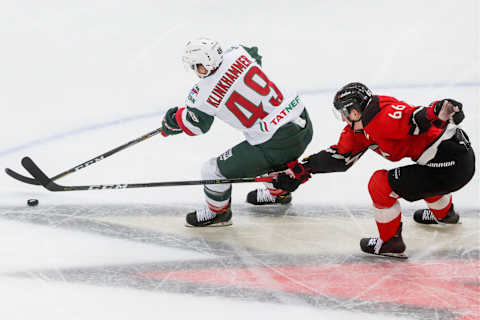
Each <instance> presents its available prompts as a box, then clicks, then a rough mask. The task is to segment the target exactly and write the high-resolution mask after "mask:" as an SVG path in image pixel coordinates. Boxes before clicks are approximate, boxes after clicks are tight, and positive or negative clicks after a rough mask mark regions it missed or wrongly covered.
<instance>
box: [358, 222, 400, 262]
mask: <svg viewBox="0 0 480 320" xmlns="http://www.w3.org/2000/svg"><path fill="white" fill-rule="evenodd" d="M360 248H361V249H362V251H363V252H366V253H370V254H377V255H381V256H387V257H394V258H400V259H407V258H408V256H407V255H406V254H405V249H406V246H405V243H404V242H403V239H402V224H401V223H400V227H399V228H398V230H397V233H396V234H395V235H394V236H393V237H392V238H390V240H388V241H386V242H383V240H382V239H380V238H363V239H362V240H360Z"/></svg>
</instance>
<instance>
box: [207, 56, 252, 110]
mask: <svg viewBox="0 0 480 320" xmlns="http://www.w3.org/2000/svg"><path fill="white" fill-rule="evenodd" d="M251 64H252V61H251V60H249V59H248V58H247V57H245V56H244V55H242V56H240V57H239V58H238V59H237V60H235V62H234V63H232V65H231V66H230V68H229V69H228V70H227V71H226V72H225V74H224V75H223V76H222V77H221V78H220V80H219V81H218V82H217V85H216V86H215V88H213V90H212V93H211V94H210V95H209V96H208V99H207V102H208V103H209V104H210V105H212V106H214V107H215V108H218V106H219V105H220V103H221V102H222V100H223V98H224V97H225V95H226V94H227V91H228V89H230V87H231V86H232V85H233V83H234V82H235V80H237V79H238V77H239V76H240V75H241V74H242V73H243V72H244V71H245V70H247V68H248V66H249V65H251Z"/></svg>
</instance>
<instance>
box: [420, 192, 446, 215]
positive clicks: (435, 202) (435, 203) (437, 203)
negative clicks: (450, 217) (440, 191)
mask: <svg viewBox="0 0 480 320" xmlns="http://www.w3.org/2000/svg"><path fill="white" fill-rule="evenodd" d="M425 202H426V203H427V206H428V208H429V209H430V211H432V213H433V215H434V216H435V218H437V219H443V218H445V217H446V216H447V214H448V211H449V210H450V207H451V206H452V195H451V194H445V195H441V196H433V197H430V198H425Z"/></svg>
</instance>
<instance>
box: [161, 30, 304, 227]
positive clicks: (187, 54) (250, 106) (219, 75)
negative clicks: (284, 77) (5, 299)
mask: <svg viewBox="0 0 480 320" xmlns="http://www.w3.org/2000/svg"><path fill="white" fill-rule="evenodd" d="M182 60H183V62H184V63H185V65H186V66H187V68H189V69H192V70H193V71H194V72H195V74H196V75H197V76H198V77H199V78H200V81H199V82H198V83H196V84H195V85H194V86H193V87H192V89H191V90H190V92H189V94H188V96H187V98H186V100H185V104H184V105H183V106H180V107H174V108H170V109H169V110H168V111H167V112H166V114H165V116H164V119H163V122H162V128H163V131H164V133H165V134H167V135H175V134H180V133H185V134H187V135H189V136H196V135H200V134H204V133H206V132H207V131H208V130H209V129H210V127H211V125H212V123H213V121H214V119H215V118H219V119H221V120H222V121H224V122H226V123H227V124H229V125H230V126H232V127H233V128H235V129H237V130H240V131H241V132H242V133H243V135H244V136H245V140H244V141H242V142H240V143H239V144H237V145H236V146H234V147H232V148H230V149H228V150H226V151H225V152H224V153H222V154H221V155H219V156H216V157H213V158H211V159H209V160H207V161H206V162H205V163H204V164H203V166H202V170H201V175H202V179H225V178H228V179H230V178H242V177H257V176H261V175H264V174H268V173H269V172H272V171H275V172H277V171H279V170H288V167H287V166H286V165H285V164H286V163H290V162H292V161H294V162H292V163H291V164H290V166H291V167H293V166H294V163H295V161H296V159H297V158H298V157H299V156H300V155H301V154H302V153H303V152H304V150H305V148H306V147H307V145H308V144H309V143H310V141H311V139H312V134H313V129H312V124H311V122H310V119H309V117H308V113H307V110H306V108H305V106H304V104H303V102H302V100H301V99H300V97H299V96H298V94H297V93H296V92H295V91H291V90H287V89H285V88H283V87H282V86H280V85H279V84H278V83H277V82H274V81H272V80H271V79H270V78H269V77H268V76H267V73H266V72H265V71H264V70H263V69H262V57H261V56H260V55H259V54H258V48H257V47H251V48H250V47H246V46H242V45H236V46H232V47H230V48H228V49H227V50H225V51H223V50H222V47H221V46H220V44H219V43H218V42H217V41H215V40H212V39H209V38H198V39H194V40H191V41H188V42H187V44H186V46H185V51H184V54H183V57H182ZM291 174H293V173H291ZM297 176H298V175H297ZM267 187H268V190H269V192H268V195H263V196H262V198H264V199H266V198H268V201H271V202H272V201H273V202H283V203H287V202H290V200H291V196H290V194H289V193H288V192H285V191H284V190H280V189H275V188H274V187H273V185H272V184H268V186H267ZM255 192H256V191H255ZM204 193H205V199H206V205H205V206H204V207H202V208H199V209H197V210H195V211H193V212H190V213H188V214H187V216H186V226H189V227H206V226H227V225H231V224H232V221H231V218H232V210H231V193H232V186H231V184H214V185H206V186H205V187H204Z"/></svg>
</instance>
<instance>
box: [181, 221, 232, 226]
mask: <svg viewBox="0 0 480 320" xmlns="http://www.w3.org/2000/svg"><path fill="white" fill-rule="evenodd" d="M232 224H233V222H232V220H229V221H225V222H218V223H214V224H209V225H206V226H194V225H191V224H189V223H186V222H185V227H187V228H215V227H228V226H231V225H232Z"/></svg>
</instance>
